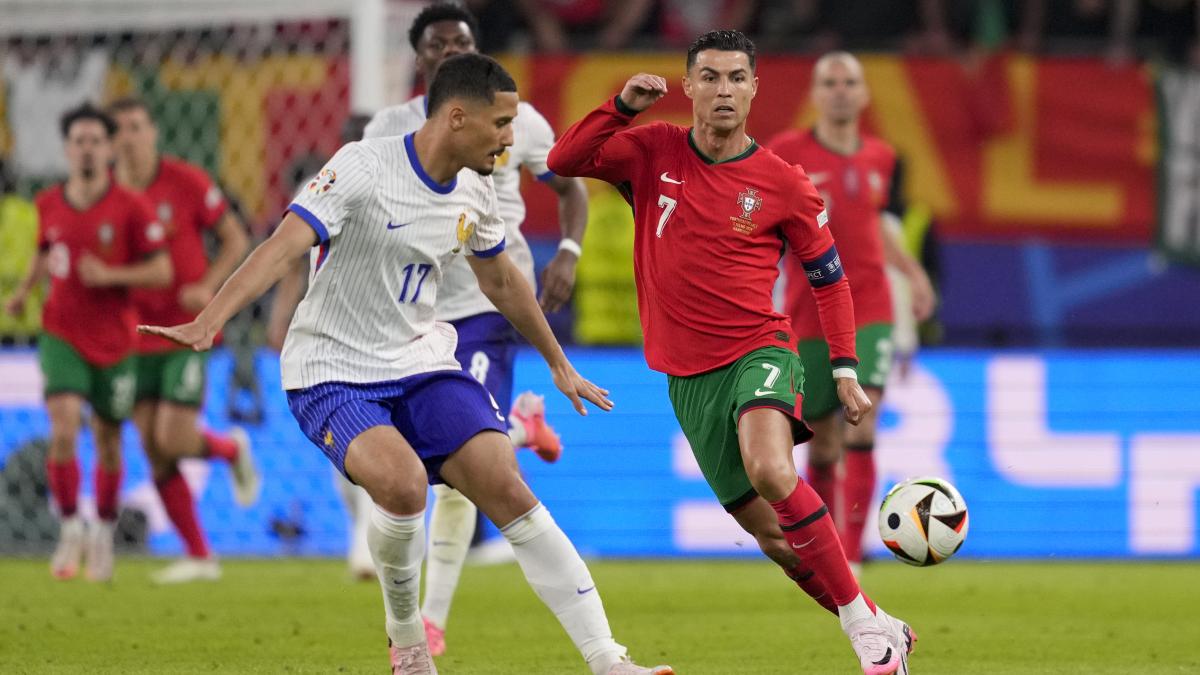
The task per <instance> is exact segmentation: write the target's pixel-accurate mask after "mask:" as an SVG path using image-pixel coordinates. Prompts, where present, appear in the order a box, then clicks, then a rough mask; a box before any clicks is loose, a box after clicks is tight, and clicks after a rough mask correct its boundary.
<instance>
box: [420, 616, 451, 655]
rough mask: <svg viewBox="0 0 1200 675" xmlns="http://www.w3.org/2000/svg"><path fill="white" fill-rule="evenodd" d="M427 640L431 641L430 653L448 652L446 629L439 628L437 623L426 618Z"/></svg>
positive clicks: (440, 653)
mask: <svg viewBox="0 0 1200 675" xmlns="http://www.w3.org/2000/svg"><path fill="white" fill-rule="evenodd" d="M424 621H425V640H426V642H428V643H429V655H430V656H441V655H442V654H445V653H446V631H445V630H444V629H441V628H438V627H437V624H435V623H434V622H432V621H430V620H429V619H425V620H424Z"/></svg>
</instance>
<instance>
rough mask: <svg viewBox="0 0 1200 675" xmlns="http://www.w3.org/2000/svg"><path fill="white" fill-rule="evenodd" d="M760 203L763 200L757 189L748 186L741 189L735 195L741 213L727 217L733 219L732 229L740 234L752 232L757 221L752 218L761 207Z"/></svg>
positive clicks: (756, 225)
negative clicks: (739, 192) (740, 191)
mask: <svg viewBox="0 0 1200 675" xmlns="http://www.w3.org/2000/svg"><path fill="white" fill-rule="evenodd" d="M762 204H763V200H762V197H760V196H759V194H758V190H756V189H754V188H749V187H748V188H746V189H745V190H743V191H742V193H741V194H739V195H738V196H737V205H738V208H740V209H741V210H742V215H740V216H730V217H729V220H731V221H733V229H734V230H736V231H738V232H740V233H742V234H750V233H751V232H753V231H754V228H756V227H758V223H756V222H754V220H753V218H754V214H755V212H757V211H759V210H761V209H762Z"/></svg>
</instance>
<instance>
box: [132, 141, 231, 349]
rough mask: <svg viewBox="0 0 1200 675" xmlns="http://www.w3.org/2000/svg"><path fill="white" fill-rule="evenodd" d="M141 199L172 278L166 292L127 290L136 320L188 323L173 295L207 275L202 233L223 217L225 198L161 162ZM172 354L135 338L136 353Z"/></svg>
mask: <svg viewBox="0 0 1200 675" xmlns="http://www.w3.org/2000/svg"><path fill="white" fill-rule="evenodd" d="M142 196H143V197H145V198H146V200H147V201H148V202H149V203H150V205H151V206H152V207H153V208H154V210H155V211H154V212H155V213H156V214H157V215H158V221H159V222H160V223H162V224H163V227H165V228H166V230H167V238H168V239H169V240H170V250H171V264H172V265H173V266H174V267H175V277H174V281H172V282H171V285H170V286H169V287H167V288H138V289H134V290H133V300H134V304H135V305H136V306H137V310H138V316H139V320H140V321H141V322H142V323H147V324H152V325H155V326H177V325H179V324H182V323H188V322H189V321H191V320H192V319H195V318H196V315H195V314H194V313H192V312H189V311H187V310H186V309H184V308H183V307H181V306H180V305H179V289H180V288H181V287H183V286H186V285H188V284H194V283H196V282H197V281H200V280H201V279H203V278H204V274H205V272H207V271H208V254H207V253H206V252H205V250H204V237H203V233H204V231H205V230H208V229H211V228H212V227H214V226H215V225H216V224H217V223H218V222H220V220H221V216H222V215H224V214H225V198H224V197H223V196H222V195H221V191H220V190H219V189H218V188H217V186H216V185H214V184H213V182H212V180H210V179H209V177H208V174H206V173H204V170H203V169H201V168H199V167H196V166H193V165H191V164H188V163H187V162H185V161H183V160H181V159H176V158H174V157H165V156H164V157H162V158H161V159H159V162H158V173H157V174H156V175H155V176H154V180H153V181H151V183H150V186H149V187H147V188H146V189H145V190H143V191H142ZM176 349H179V345H177V344H175V343H174V342H171V341H170V340H167V339H166V338H161V337H158V336H157V335H138V352H139V353H143V354H145V353H154V352H168V351H174V350H176Z"/></svg>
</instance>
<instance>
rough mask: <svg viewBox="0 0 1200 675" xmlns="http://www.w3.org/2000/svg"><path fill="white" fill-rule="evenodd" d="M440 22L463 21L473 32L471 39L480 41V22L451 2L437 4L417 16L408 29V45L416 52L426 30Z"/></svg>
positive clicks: (463, 8) (464, 9)
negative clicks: (430, 25) (432, 24)
mask: <svg viewBox="0 0 1200 675" xmlns="http://www.w3.org/2000/svg"><path fill="white" fill-rule="evenodd" d="M440 21H461V22H463V23H465V24H467V28H468V29H470V31H471V37H472V38H474V39H476V40H478V39H479V22H478V21H476V20H475V15H474V14H472V13H470V12H469V11H467V9H466V8H465V7H461V6H459V5H455V4H453V3H449V2H435V3H433V4H432V5H429V6H428V7H426V8H425V9H423V10H421V13H420V14H418V15H417V18H415V19H413V22H412V26H410V27H409V29H408V43H409V44H411V45H412V48H413V49H414V50H416V48H417V43H418V42H420V41H421V35H422V34H424V33H425V29H426V28H428V27H429V24H431V23H438V22H440Z"/></svg>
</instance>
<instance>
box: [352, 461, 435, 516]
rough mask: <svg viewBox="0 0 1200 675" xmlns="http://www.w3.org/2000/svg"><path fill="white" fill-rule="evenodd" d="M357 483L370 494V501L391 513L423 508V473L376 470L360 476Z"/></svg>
mask: <svg viewBox="0 0 1200 675" xmlns="http://www.w3.org/2000/svg"><path fill="white" fill-rule="evenodd" d="M358 484H359V485H361V486H362V487H363V489H365V490H366V491H367V494H369V495H371V501H373V502H375V503H376V504H378V505H379V506H380V507H382V508H383V509H384V510H386V511H389V512H391V513H397V514H409V513H416V512H418V511H420V510H421V509H424V508H425V490H426V478H425V476H424V474H422V475H419V476H415V475H405V474H404V473H403V472H396V471H377V472H372V473H371V474H370V475H368V476H364V477H361V478H360V479H359V480H358Z"/></svg>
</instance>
